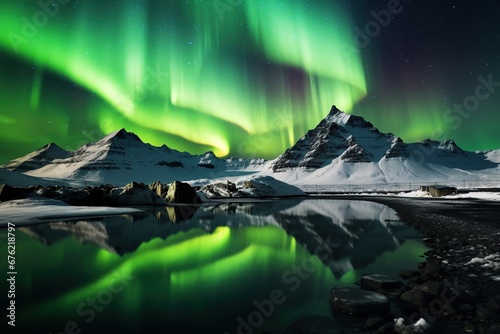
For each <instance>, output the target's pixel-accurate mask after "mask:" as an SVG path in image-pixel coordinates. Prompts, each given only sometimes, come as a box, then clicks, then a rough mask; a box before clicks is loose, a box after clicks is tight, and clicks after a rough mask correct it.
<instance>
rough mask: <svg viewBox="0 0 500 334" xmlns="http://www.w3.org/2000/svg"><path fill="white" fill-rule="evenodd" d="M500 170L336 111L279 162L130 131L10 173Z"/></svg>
mask: <svg viewBox="0 0 500 334" xmlns="http://www.w3.org/2000/svg"><path fill="white" fill-rule="evenodd" d="M499 163H500V150H497V151H485V152H481V151H478V152H470V151H464V150H463V149H461V148H460V147H459V146H458V145H456V143H455V142H454V141H453V140H446V141H441V142H440V141H435V140H431V139H426V140H423V141H422V142H418V143H405V142H404V141H403V140H402V139H401V138H400V137H398V136H396V135H394V134H392V133H382V132H380V131H379V130H378V129H377V128H376V127H375V126H374V125H373V124H372V123H371V122H369V121H366V120H365V119H364V118H363V117H360V116H356V115H350V114H347V113H344V112H342V111H341V110H339V109H338V108H337V107H336V106H332V108H331V109H330V111H329V113H328V114H327V115H326V117H325V118H324V119H323V120H322V121H321V122H319V124H318V125H317V126H316V127H315V128H314V129H311V130H309V131H308V132H307V133H306V134H305V135H304V136H303V137H301V138H300V139H299V140H298V141H297V142H296V143H295V144H294V145H293V146H292V147H290V148H289V149H287V150H286V151H285V152H284V153H283V154H282V155H280V156H278V157H277V158H276V159H274V160H271V161H266V160H264V159H245V158H226V159H220V158H218V157H217V156H216V155H215V154H214V153H213V152H210V151H209V152H205V153H204V154H199V155H191V154H190V153H188V152H180V151H177V150H175V149H172V148H170V147H168V146H167V145H162V146H159V147H157V146H153V145H151V144H148V143H144V142H143V141H142V140H141V139H140V138H139V136H137V135H136V134H135V133H132V132H127V131H126V130H125V129H123V128H122V129H120V130H117V131H114V132H111V133H109V134H108V135H106V136H104V137H103V138H102V139H101V140H99V141H97V142H94V143H88V144H85V145H83V146H82V147H80V148H78V149H77V150H75V151H73V152H69V151H65V150H63V149H62V148H60V147H59V146H57V145H56V144H54V143H50V144H47V145H45V146H43V147H42V148H40V149H38V150H36V151H34V152H32V153H29V154H27V155H25V156H23V157H20V158H17V159H14V160H12V161H10V162H8V163H7V164H5V165H4V166H2V167H3V168H5V169H7V170H10V171H13V172H21V173H23V174H25V175H29V176H33V177H41V178H51V179H80V180H88V181H94V182H102V183H114V184H125V183H128V182H130V181H131V180H135V181H139V182H146V183H150V182H153V181H156V180H161V181H162V182H170V181H172V180H174V179H177V180H184V181H188V180H206V179H217V178H220V179H224V178H227V179H229V178H234V177H238V176H242V175H244V174H249V173H261V174H263V175H271V176H273V177H275V178H277V179H279V180H281V181H284V182H288V183H292V184H296V185H300V184H346V183H370V184H371V183H391V182H407V181H413V180H415V181H421V180H426V181H437V180H444V181H446V180H489V179H492V178H500V170H499V168H498V166H499Z"/></svg>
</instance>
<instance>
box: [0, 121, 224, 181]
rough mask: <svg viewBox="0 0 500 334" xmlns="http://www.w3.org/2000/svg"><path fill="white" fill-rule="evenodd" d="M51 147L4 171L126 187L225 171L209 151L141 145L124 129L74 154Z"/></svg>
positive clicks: (140, 142) (19, 161)
mask: <svg viewBox="0 0 500 334" xmlns="http://www.w3.org/2000/svg"><path fill="white" fill-rule="evenodd" d="M53 147H54V145H51V146H50V147H44V148H42V149H40V150H38V151H36V152H34V153H31V154H28V155H27V156H25V157H22V158H19V159H16V160H13V161H11V162H9V163H7V164H6V165H5V168H8V169H11V170H22V171H23V172H24V173H25V174H26V175H30V176H36V177H43V178H61V179H70V180H71V179H79V180H81V179H84V180H88V181H93V182H102V183H113V184H126V183H128V182H130V181H132V180H134V181H138V182H146V183H149V182H153V181H155V180H160V181H162V182H165V183H166V182H170V181H172V180H174V179H176V180H191V179H195V178H210V177H212V176H215V175H217V174H218V173H220V172H223V171H225V163H224V161H223V160H221V159H219V158H217V157H216V156H215V155H214V154H213V153H212V152H207V153H205V154H202V155H198V156H196V155H191V154H189V153H187V152H179V151H176V150H173V149H170V148H168V147H167V146H165V145H163V146H161V147H155V146H152V145H150V144H145V143H143V142H142V141H141V139H140V138H139V137H137V136H136V135H135V134H133V133H129V132H127V131H125V130H124V129H121V130H119V131H116V132H113V133H111V134H109V135H107V136H105V137H104V138H102V139H101V140H100V141H98V142H96V143H90V144H86V145H84V146H83V147H81V148H80V149H78V150H77V151H74V152H66V151H60V150H57V149H54V148H53ZM49 150H50V151H49ZM46 152H49V153H46ZM40 156H42V157H46V158H40ZM47 157H48V158H47Z"/></svg>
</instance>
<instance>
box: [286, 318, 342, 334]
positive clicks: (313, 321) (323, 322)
mask: <svg viewBox="0 0 500 334" xmlns="http://www.w3.org/2000/svg"><path fill="white" fill-rule="evenodd" d="M288 330H290V331H291V332H293V333H329V334H337V333H338V334H342V333H345V332H344V330H343V329H342V328H339V324H338V323H337V322H335V321H334V320H333V319H329V318H326V317H322V316H308V317H305V318H301V319H299V320H296V321H294V322H293V323H292V325H291V326H289V328H288Z"/></svg>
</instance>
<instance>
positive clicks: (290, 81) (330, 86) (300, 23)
mask: <svg viewBox="0 0 500 334" xmlns="http://www.w3.org/2000/svg"><path fill="white" fill-rule="evenodd" d="M388 14H390V15H388ZM499 17H500V4H498V1H495V0H482V1H467V0H462V1H451V0H442V1H430V0H429V1H427V0H425V1H424V0H422V1H416V0H415V1H411V0H401V1H397V0H383V1H382V0H380V1H379V0H370V1H368V0H335V1H332V0H314V1H311V0H307V1H306V0H281V1H278V0H242V1H240V0H171V1H167V0H142V1H141V0H134V1H129V0H110V1H102V0H84V1H83V0H42V1H35V0H2V1H1V2H0V22H1V23H0V153H1V154H0V163H5V162H7V161H9V160H11V159H13V158H16V157H19V156H21V155H24V154H27V153H29V152H31V151H33V150H35V149H37V148H39V147H41V146H43V145H45V144H47V143H50V142H56V143H57V144H58V145H59V146H61V147H62V148H64V149H67V150H75V149H77V148H78V147H80V146H81V145H82V144H84V143H87V142H94V141H97V140H99V139H100V138H101V137H102V136H103V135H104V134H107V133H109V132H111V131H115V130H118V129H120V128H126V129H127V130H128V131H132V132H135V133H136V134H138V135H139V136H140V137H141V138H142V139H143V140H144V141H145V142H149V143H151V144H153V145H158V146H159V145H162V144H167V145H168V146H169V147H172V148H175V149H178V150H181V151H188V152H190V153H193V154H195V153H196V154H198V153H203V152H205V151H208V150H212V151H214V152H215V153H216V154H217V155H218V156H220V157H224V156H240V157H264V158H274V157H276V156H278V155H279V154H280V153H282V152H283V151H284V150H285V149H286V148H288V147H290V146H291V145H293V144H294V143H295V141H296V140H297V139H299V138H300V137H301V136H303V135H304V134H305V133H306V132H307V130H308V129H311V128H313V127H315V126H316V125H317V123H318V122H319V121H320V120H321V119H322V118H324V117H325V116H326V114H327V113H328V111H329V110H330V107H331V106H332V105H336V106H337V107H338V108H340V109H341V110H344V111H346V112H348V113H354V114H357V115H360V116H363V117H364V118H365V119H367V120H369V121H371V122H372V123H373V124H374V125H375V126H376V127H378V128H379V129H380V130H381V131H383V132H391V133H394V134H396V135H398V136H400V137H401V138H402V139H403V140H405V141H407V142H413V141H420V140H423V139H425V138H429V137H430V138H433V139H436V140H445V139H449V138H452V139H454V140H455V141H456V142H457V144H458V145H459V146H461V147H462V148H464V149H467V150H488V149H497V148H500V136H499V135H498V126H499V121H500V110H499V109H500V108H499V106H500V24H499V19H498V18H499Z"/></svg>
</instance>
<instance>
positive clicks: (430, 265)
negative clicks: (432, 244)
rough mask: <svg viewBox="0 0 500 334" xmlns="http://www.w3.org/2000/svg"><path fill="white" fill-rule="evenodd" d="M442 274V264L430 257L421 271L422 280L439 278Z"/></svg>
mask: <svg viewBox="0 0 500 334" xmlns="http://www.w3.org/2000/svg"><path fill="white" fill-rule="evenodd" d="M442 274H443V264H442V262H441V260H440V259H438V258H436V257H431V258H429V259H428V260H427V262H426V264H425V266H424V267H423V269H422V277H423V278H424V279H432V278H440V277H441V275H442Z"/></svg>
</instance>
